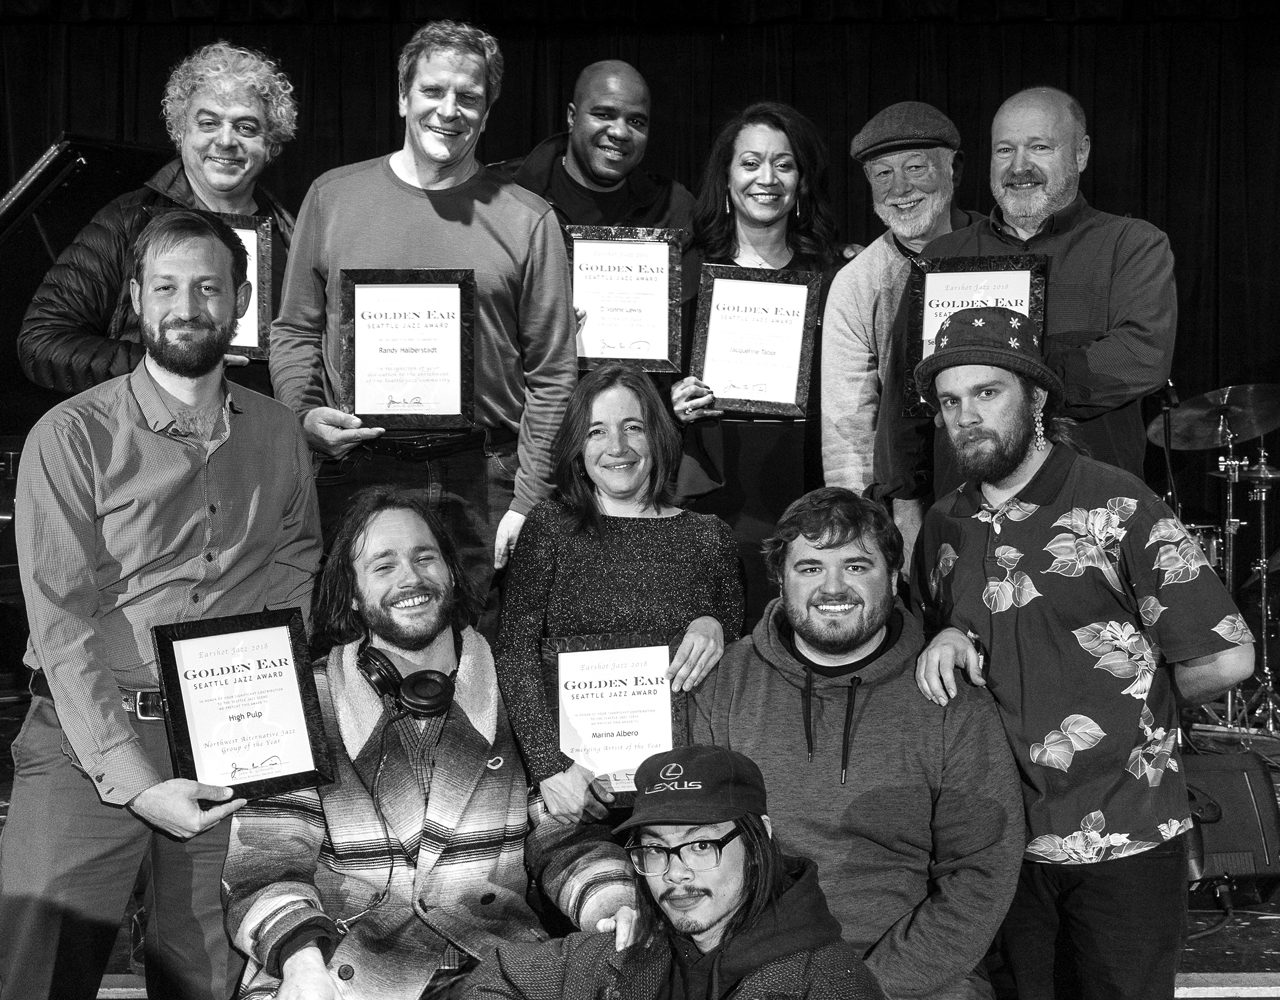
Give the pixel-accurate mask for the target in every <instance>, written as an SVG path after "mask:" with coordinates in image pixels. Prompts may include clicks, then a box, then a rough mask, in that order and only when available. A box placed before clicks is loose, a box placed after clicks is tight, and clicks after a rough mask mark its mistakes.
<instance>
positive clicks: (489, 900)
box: [480, 892, 498, 906]
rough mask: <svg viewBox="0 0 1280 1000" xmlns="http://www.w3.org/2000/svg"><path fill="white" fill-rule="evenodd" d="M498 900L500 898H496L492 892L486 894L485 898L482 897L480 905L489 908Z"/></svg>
mask: <svg viewBox="0 0 1280 1000" xmlns="http://www.w3.org/2000/svg"><path fill="white" fill-rule="evenodd" d="M497 898H498V897H497V896H495V895H494V894H493V893H491V892H486V893H485V894H484V895H483V896H481V897H480V905H481V906H488V905H489V904H490V903H492V902H493V901H494V900H495V899H497Z"/></svg>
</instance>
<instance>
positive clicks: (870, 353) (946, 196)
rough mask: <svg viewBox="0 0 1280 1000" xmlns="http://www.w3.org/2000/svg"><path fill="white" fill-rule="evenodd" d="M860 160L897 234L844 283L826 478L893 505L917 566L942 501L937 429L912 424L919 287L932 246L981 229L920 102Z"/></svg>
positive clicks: (942, 136)
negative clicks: (911, 311)
mask: <svg viewBox="0 0 1280 1000" xmlns="http://www.w3.org/2000/svg"><path fill="white" fill-rule="evenodd" d="M849 153H850V155H851V156H852V157H853V158H854V159H855V160H857V161H858V162H859V163H861V164H862V169H863V172H864V173H865V174H866V175H867V180H868V181H869V182H870V184H871V196H872V200H873V202H874V205H875V210H876V214H877V215H878V216H880V218H881V220H882V221H883V222H884V224H885V225H886V226H888V227H889V229H888V231H887V232H886V233H885V234H884V235H883V236H881V237H880V238H879V239H878V240H876V241H875V242H874V243H872V244H871V245H870V246H869V247H867V249H866V250H864V251H863V252H862V253H860V254H859V255H858V256H857V257H856V258H855V259H854V260H853V261H852V262H851V263H849V264H846V265H845V266H844V268H843V269H842V270H841V271H840V273H839V274H837V275H836V277H835V280H834V281H833V282H832V284H831V292H830V294H829V295H828V296H827V308H826V313H825V315H824V317H823V334H822V467H823V473H824V475H825V478H826V483H827V485H828V486H844V487H847V488H848V489H851V490H854V491H856V492H859V493H860V492H862V491H863V490H865V489H866V488H867V487H868V486H871V485H872V484H873V483H874V484H876V485H877V490H876V495H877V497H878V498H880V499H884V500H892V506H893V517H894V522H895V523H896V524H897V525H898V529H899V530H900V531H901V532H902V537H903V542H904V543H905V545H906V556H907V559H908V561H909V560H910V556H911V549H912V546H913V545H914V543H915V537H916V533H917V532H918V531H919V529H920V518H921V515H922V514H923V512H924V506H925V503H924V498H925V497H927V496H928V495H929V493H930V488H931V481H930V474H929V473H930V465H931V461H932V448H933V427H932V423H931V422H930V421H929V420H927V419H926V420H922V419H920V418H912V417H906V416H904V415H903V410H904V405H905V400H904V397H903V386H904V384H905V375H906V372H905V364H906V338H907V310H906V288H907V277H908V275H909V274H910V272H911V260H912V258H914V257H916V256H917V255H918V254H919V253H920V251H921V250H923V249H924V247H925V245H926V244H928V243H929V242H930V241H931V240H933V239H935V238H936V237H938V236H941V235H943V234H944V233H949V232H951V231H952V230H953V229H959V228H964V227H965V226H968V225H969V224H970V223H972V222H974V221H977V220H979V219H981V218H982V217H981V216H980V215H978V214H976V213H970V212H964V211H961V210H960V209H958V208H956V207H955V206H954V205H953V204H952V195H953V193H954V191H955V186H956V185H957V184H958V183H959V182H960V169H961V166H962V164H963V161H964V154H963V153H961V152H960V133H959V132H958V131H957V130H956V127H955V125H954V124H952V122H951V119H949V118H948V117H947V116H946V115H944V114H943V113H942V112H941V111H939V110H938V109H937V108H935V107H933V106H932V105H930V104H924V103H922V102H920V101H902V102H900V103H898V104H892V105H890V106H889V107H887V108H885V109H884V110H883V111H881V112H880V113H879V114H877V115H876V116H875V117H874V118H872V119H871V120H870V121H869V122H867V124H866V125H865V126H863V128H862V131H861V132H859V133H858V134H857V135H856V136H854V139H853V143H852V144H851V146H850V148H849Z"/></svg>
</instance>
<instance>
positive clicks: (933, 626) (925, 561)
mask: <svg viewBox="0 0 1280 1000" xmlns="http://www.w3.org/2000/svg"><path fill="white" fill-rule="evenodd" d="M916 581H917V584H918V586H917V587H916V593H917V594H919V595H920V597H921V600H922V602H923V604H924V608H925V617H926V620H927V624H928V626H929V629H930V631H937V630H939V629H941V628H943V627H944V626H947V625H952V626H955V627H956V628H958V629H960V630H961V631H964V632H967V633H968V634H969V635H970V637H971V638H973V639H974V640H975V641H976V642H977V643H978V644H979V645H980V647H981V649H982V652H983V653H984V656H985V658H986V678H987V685H988V687H989V689H990V691H991V694H992V695H993V696H994V698H995V700H996V704H997V705H998V707H999V709H1000V715H1001V719H1002V721H1003V722H1004V726H1005V732H1006V735H1007V736H1008V738H1009V742H1010V745H1011V746H1012V747H1013V751H1014V756H1015V758H1016V759H1017V762H1018V767H1019V770H1020V771H1021V774H1022V789H1023V801H1024V804H1025V807H1026V814H1027V829H1028V840H1029V843H1028V844H1027V849H1026V854H1025V857H1026V858H1027V859H1028V860H1033V861H1045V862H1053V863H1058V864H1082V863H1091V862H1098V861H1106V860H1110V859H1113V858H1121V857H1125V856H1126V855H1131V854H1137V853H1139V852H1141V851H1145V850H1149V849H1151V848H1153V847H1157V846H1159V845H1160V844H1161V843H1163V842H1164V841H1167V840H1169V839H1171V838H1172V837H1175V836H1177V835H1178V834H1180V833H1183V832H1185V831H1186V830H1188V829H1190V827H1191V819H1190V810H1189V809H1188V806H1187V791H1186V786H1185V783H1184V781H1183V777H1182V773H1181V769H1180V767H1179V763H1178V753H1177V748H1176V740H1177V726H1178V717H1177V708H1176V706H1175V704H1174V695H1173V690H1172V687H1171V672H1170V670H1169V669H1167V666H1166V665H1167V664H1171V663H1177V662H1180V661H1183V660H1189V659H1193V658H1195V657H1199V656H1208V655H1211V654H1213V653H1218V652H1221V651H1222V650H1224V649H1228V648H1230V647H1231V646H1233V645H1238V644H1241V643H1246V642H1252V641H1253V636H1252V635H1251V634H1250V632H1249V629H1248V628H1247V627H1246V625H1245V623H1244V621H1243V619H1242V618H1241V617H1240V613H1239V611H1238V610H1237V609H1236V607H1235V605H1234V604H1233V603H1232V601H1231V598H1230V596H1229V595H1228V594H1227V591H1226V588H1225V587H1224V586H1223V585H1222V583H1221V581H1220V580H1219V579H1218V577H1217V576H1216V575H1215V574H1214V572H1213V570H1212V569H1211V568H1210V566H1209V564H1208V562H1207V560H1206V559H1205V557H1204V555H1203V554H1202V553H1201V552H1200V549H1199V548H1198V547H1197V545H1196V543H1195V542H1194V541H1193V540H1192V539H1191V538H1190V537H1189V536H1188V534H1187V531H1186V529H1185V528H1184V527H1183V526H1182V524H1181V523H1180V522H1179V521H1178V520H1177V518H1176V517H1175V516H1174V514H1173V512H1172V511H1171V510H1170V509H1169V507H1168V506H1166V505H1165V504H1164V503H1163V502H1162V501H1161V500H1160V499H1159V498H1158V497H1156V496H1155V495H1154V494H1153V493H1152V492H1151V491H1150V490H1149V489H1148V488H1147V487H1146V486H1145V485H1143V483H1142V482H1140V481H1139V480H1137V479H1135V478H1134V477H1133V476H1131V475H1129V474H1128V473H1125V472H1122V471H1120V470H1119V469H1115V468H1113V467H1111V466H1108V465H1103V464H1102V463H1100V462H1095V461H1093V460H1091V459H1088V458H1084V457H1081V456H1078V455H1077V454H1076V453H1075V452H1073V451H1071V450H1070V449H1068V448H1065V447H1063V446H1062V445H1054V446H1053V451H1052V452H1051V453H1050V455H1049V457H1048V459H1047V460H1046V461H1045V463H1044V465H1042V466H1041V467H1040V470H1039V471H1038V472H1037V473H1036V475H1035V477H1034V478H1033V479H1032V480H1031V482H1030V483H1028V484H1027V485H1026V487H1024V488H1023V489H1022V490H1021V491H1020V492H1019V493H1018V494H1017V495H1016V496H1014V497H1011V498H1010V499H1009V500H1008V501H1006V502H1005V503H1004V504H1002V505H1001V506H1000V507H999V508H998V509H996V508H992V507H991V506H990V505H989V504H988V503H987V502H986V500H985V498H984V497H983V495H982V493H981V491H980V490H978V489H977V488H975V487H973V486H972V485H971V484H965V485H964V486H962V487H961V488H960V489H958V490H956V491H955V492H953V493H951V494H948V495H947V496H945V497H943V498H942V499H941V500H939V501H938V502H937V503H936V504H935V505H934V506H933V509H932V510H930V511H929V513H928V515H927V516H926V518H925V522H924V526H923V528H922V530H921V533H920V544H919V546H918V547H917V558H916Z"/></svg>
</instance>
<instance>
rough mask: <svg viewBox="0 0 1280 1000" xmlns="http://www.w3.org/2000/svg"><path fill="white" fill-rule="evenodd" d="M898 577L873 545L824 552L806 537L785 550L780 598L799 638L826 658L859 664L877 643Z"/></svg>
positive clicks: (853, 544)
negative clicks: (845, 659) (864, 651)
mask: <svg viewBox="0 0 1280 1000" xmlns="http://www.w3.org/2000/svg"><path fill="white" fill-rule="evenodd" d="M897 585H898V574H897V572H896V571H894V570H890V569H889V565H888V563H887V562H886V561H885V558H884V554H883V553H882V552H881V551H880V548H879V546H877V545H876V544H875V542H873V541H869V540H867V541H864V540H861V539H859V540H854V541H849V542H846V543H845V544H844V545H836V546H831V547H829V548H821V547H819V546H818V545H815V544H814V543H813V542H811V541H809V539H807V538H806V537H805V536H804V535H797V536H796V538H795V540H794V541H793V542H791V543H790V545H788V546H787V555H786V562H785V563H784V565H783V578H782V596H783V599H784V602H785V607H786V614H787V620H788V621H789V622H790V623H791V627H792V629H794V630H795V634H796V637H797V638H798V639H800V640H803V642H804V643H805V644H807V645H808V646H809V647H810V648H811V649H813V650H815V651H817V652H818V653H820V654H821V655H823V656H825V657H847V659H848V660H854V659H857V658H858V657H859V656H861V655H862V654H863V647H865V646H868V645H870V644H871V643H873V642H878V641H879V638H880V636H879V633H880V630H881V629H882V628H884V626H885V623H886V622H888V620H889V613H890V612H891V611H892V610H893V593H894V589H895V588H896V587H897Z"/></svg>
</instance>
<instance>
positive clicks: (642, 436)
mask: <svg viewBox="0 0 1280 1000" xmlns="http://www.w3.org/2000/svg"><path fill="white" fill-rule="evenodd" d="M582 461H583V464H584V465H585V466H586V470H587V476H588V477H589V478H590V480H591V482H592V483H594V484H595V488H596V496H597V498H598V499H599V501H600V508H601V510H603V511H604V513H606V514H615V515H619V516H623V517H626V516H629V515H634V514H636V513H639V512H640V511H641V510H643V509H644V507H645V505H646V501H645V497H646V494H647V492H648V489H649V476H650V473H651V472H652V471H653V458H652V455H651V453H650V450H649V438H648V432H647V428H646V426H645V421H644V411H643V409H642V408H641V406H640V400H639V398H638V397H637V396H636V394H635V393H634V392H632V391H631V390H630V389H624V388H623V387H622V386H617V385H615V386H613V387H612V388H609V389H606V390H605V391H604V392H602V393H600V395H598V396H597V397H596V398H595V401H594V402H593V403H592V404H591V425H590V426H589V427H588V429H587V440H586V443H585V445H584V447H583V449H582Z"/></svg>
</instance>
